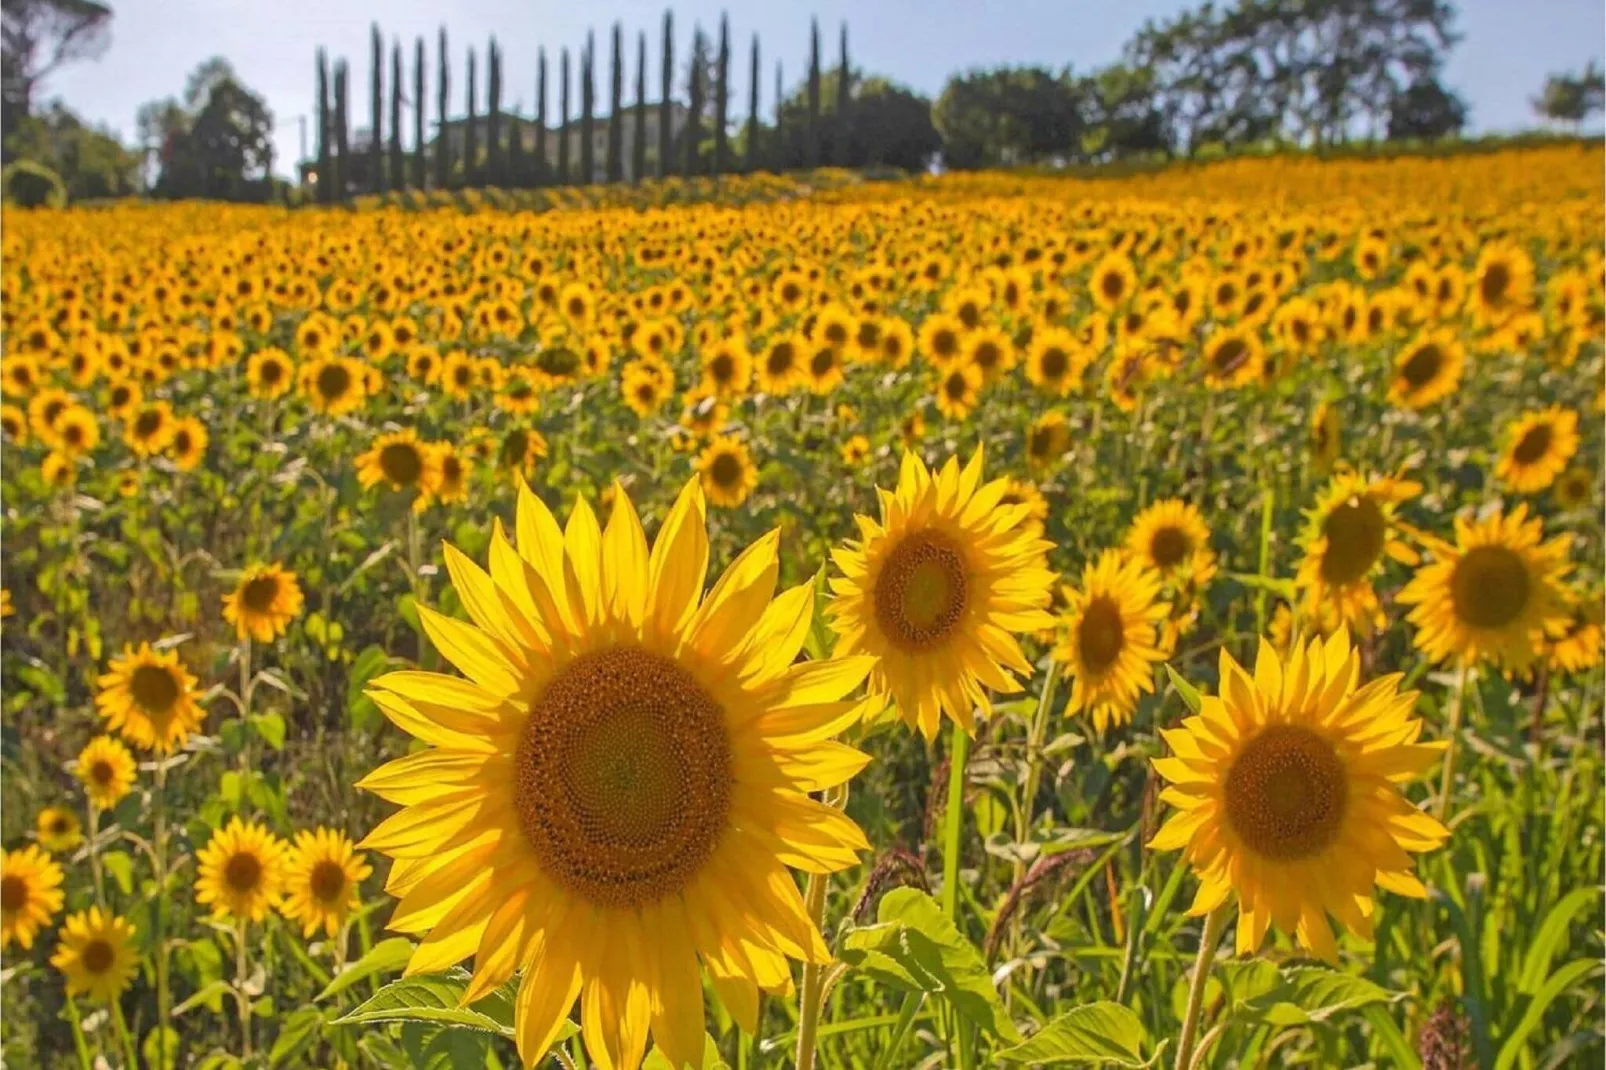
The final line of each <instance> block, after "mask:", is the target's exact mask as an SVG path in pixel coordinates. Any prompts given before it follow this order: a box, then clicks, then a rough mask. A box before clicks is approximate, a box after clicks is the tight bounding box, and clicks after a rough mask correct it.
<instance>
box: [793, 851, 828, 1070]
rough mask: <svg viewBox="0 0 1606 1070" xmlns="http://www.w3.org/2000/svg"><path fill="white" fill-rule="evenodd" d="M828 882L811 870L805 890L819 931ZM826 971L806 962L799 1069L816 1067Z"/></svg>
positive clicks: (800, 997) (806, 903)
mask: <svg viewBox="0 0 1606 1070" xmlns="http://www.w3.org/2000/svg"><path fill="white" fill-rule="evenodd" d="M825 885H826V875H825V874H823V873H810V874H809V882H808V886H807V887H806V888H805V889H804V892H803V909H804V910H805V911H807V912H808V915H809V922H810V924H812V925H813V926H814V929H815V931H816V932H818V931H819V929H820V923H821V922H822V921H823V920H824V919H825ZM824 974H825V964H824V963H818V962H805V963H804V964H803V987H802V990H801V991H800V992H799V993H798V1013H797V1070H814V1055H815V1052H814V1048H815V1035H816V1032H817V1031H818V1029H819V1025H820V1011H821V1008H822V1007H823V1002H822V1000H821V999H820V996H821V994H822V992H823V991H824V988H823V985H822V984H821V981H822V980H823V978H824Z"/></svg>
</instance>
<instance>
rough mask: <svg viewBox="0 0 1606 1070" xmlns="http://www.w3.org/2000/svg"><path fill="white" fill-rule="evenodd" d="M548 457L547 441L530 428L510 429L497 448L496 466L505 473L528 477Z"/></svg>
mask: <svg viewBox="0 0 1606 1070" xmlns="http://www.w3.org/2000/svg"><path fill="white" fill-rule="evenodd" d="M546 455H547V444H546V439H545V438H544V437H543V436H542V435H541V432H539V431H537V430H535V429H534V428H530V427H518V426H514V427H510V428H508V429H507V431H505V432H504V433H503V434H502V439H501V441H500V442H498V443H497V446H496V466H497V467H498V468H501V469H502V470H504V471H509V472H517V473H519V474H520V475H528V474H529V473H530V472H533V471H534V470H535V462H536V461H538V460H540V459H541V458H542V457H545V456H546Z"/></svg>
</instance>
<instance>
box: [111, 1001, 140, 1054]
mask: <svg viewBox="0 0 1606 1070" xmlns="http://www.w3.org/2000/svg"><path fill="white" fill-rule="evenodd" d="M112 1021H113V1023H115V1024H116V1026H117V1039H118V1040H120V1041H121V1042H122V1046H123V1058H124V1059H127V1060H128V1065H129V1067H130V1068H133V1067H137V1066H138V1065H139V1060H137V1059H136V1058H134V1040H133V1037H131V1036H130V1035H129V1032H128V1021H127V1019H125V1018H124V1017H123V1005H122V1003H121V1002H120V1001H119V1000H118V999H117V998H116V997H113V998H112Z"/></svg>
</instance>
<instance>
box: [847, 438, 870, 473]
mask: <svg viewBox="0 0 1606 1070" xmlns="http://www.w3.org/2000/svg"><path fill="white" fill-rule="evenodd" d="M869 456H870V440H869V439H868V438H865V437H864V436H863V435H854V436H852V437H851V438H849V439H848V440H847V441H846V442H844V443H842V463H843V464H845V465H847V466H849V467H850V468H856V467H858V466H859V465H861V464H863V463H864V462H865V459H866V458H868V457H869Z"/></svg>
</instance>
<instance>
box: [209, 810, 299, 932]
mask: <svg viewBox="0 0 1606 1070" xmlns="http://www.w3.org/2000/svg"><path fill="white" fill-rule="evenodd" d="M286 851H287V847H286V845H285V843H284V841H283V840H281V839H279V837H277V836H275V835H274V834H273V833H272V832H270V831H269V830H268V829H267V828H265V827H264V826H262V825H259V824H257V823H256V822H254V821H253V822H245V821H242V820H240V819H239V818H238V817H236V818H232V819H230V821H229V823H228V824H227V825H225V826H224V827H223V828H220V829H218V830H217V831H216V832H214V833H212V838H211V839H210V840H207V841H206V846H205V847H202V848H201V849H200V851H199V852H197V853H196V856H195V861H196V874H195V901H196V902H197V903H200V904H201V905H202V906H204V907H209V908H210V909H211V912H212V916H213V917H214V918H231V919H233V920H234V921H236V922H241V923H244V922H247V921H261V920H262V919H263V918H265V917H266V916H267V913H268V910H269V908H271V907H273V906H276V905H277V904H278V902H279V897H280V895H281V894H282V893H283V890H284V863H285V853H286Z"/></svg>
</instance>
